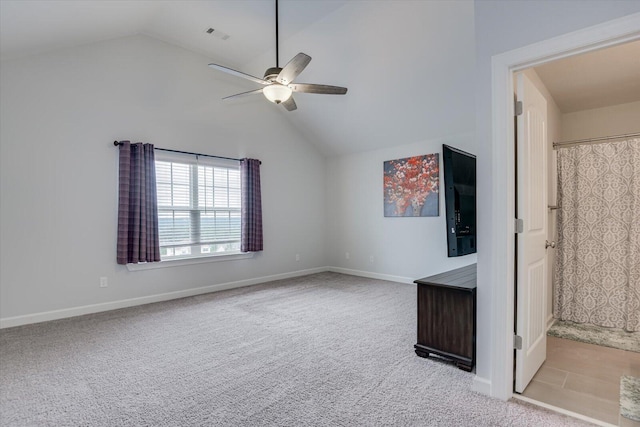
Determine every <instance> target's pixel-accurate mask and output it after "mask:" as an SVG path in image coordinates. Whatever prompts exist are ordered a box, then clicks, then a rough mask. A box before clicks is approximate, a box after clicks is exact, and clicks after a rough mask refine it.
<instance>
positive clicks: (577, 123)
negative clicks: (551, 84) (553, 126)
mask: <svg viewBox="0 0 640 427" xmlns="http://www.w3.org/2000/svg"><path fill="white" fill-rule="evenodd" d="M637 132H640V101H638V102H630V103H627V104H619V105H613V106H610V107H604V108H594V109H592V110H584V111H576V112H573V113H566V114H563V115H562V141H572V140H574V139H586V138H595V137H599V136H612V135H624V134H628V133H637Z"/></svg>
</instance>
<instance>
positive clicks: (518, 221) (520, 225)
mask: <svg viewBox="0 0 640 427" xmlns="http://www.w3.org/2000/svg"><path fill="white" fill-rule="evenodd" d="M514 227H515V230H516V231H515V232H516V233H522V232H523V231H524V221H523V220H521V219H520V218H516V219H515V222H514Z"/></svg>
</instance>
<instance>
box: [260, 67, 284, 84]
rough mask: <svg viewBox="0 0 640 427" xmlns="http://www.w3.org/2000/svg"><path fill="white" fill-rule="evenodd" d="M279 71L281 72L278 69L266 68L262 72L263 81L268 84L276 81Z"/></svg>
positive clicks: (280, 69)
mask: <svg viewBox="0 0 640 427" xmlns="http://www.w3.org/2000/svg"><path fill="white" fill-rule="evenodd" d="M280 71H282V68H280V67H271V68H267V71H265V72H264V79H265V80H267V81H269V82H272V81H274V80H275V79H276V77H278V74H280Z"/></svg>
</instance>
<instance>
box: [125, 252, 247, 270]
mask: <svg viewBox="0 0 640 427" xmlns="http://www.w3.org/2000/svg"><path fill="white" fill-rule="evenodd" d="M253 254H254V252H242V253H233V254H226V255H212V256H202V257H194V258H180V259H171V260H166V261H160V262H143V263H139V264H127V270H129V271H141V270H153V269H156V268H167V267H180V266H183V265H194V264H206V263H209V262H220V261H236V260H239V259H248V258H253Z"/></svg>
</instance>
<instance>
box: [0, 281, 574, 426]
mask: <svg viewBox="0 0 640 427" xmlns="http://www.w3.org/2000/svg"><path fill="white" fill-rule="evenodd" d="M415 299H416V290H415V287H413V286H411V285H404V284H397V283H391V282H385V281H378V280H371V279H364V278H359V277H353V276H345V275H340V274H334V273H320V274H315V275H311V276H306V277H302V278H296V279H290V280H284V281H278V282H272V283H269V284H263V285H258V286H254V287H251V288H243V289H236V290H231V291H225V292H218V293H213V294H207V295H201V296H197V297H191V298H185V299H181V300H176V301H169V302H164V303H158V304H151V305H146V306H141V307H134V308H130V309H123V310H117V311H112V312H107V313H101V314H95V315H90V316H83V317H78V318H73V319H65V320H59V321H55V322H48V323H43V324H37V325H29V326H23V327H18V328H11V329H5V330H2V331H0V361H1V364H0V381H1V383H0V385H1V387H0V424H1V425H3V426H5V427H6V426H209V425H224V426H244V425H250V426H267V425H269V426H270V425H277V426H314V425H326V426H356V425H362V426H383V425H388V426H536V427H538V426H555V425H559V426H565V425H566V426H579V425H585V424H584V423H582V422H580V421H577V420H574V419H571V418H568V417H565V416H562V415H559V414H555V413H551V412H548V411H545V410H541V409H538V408H535V407H531V406H528V405H524V404H519V403H516V402H501V401H498V400H494V399H490V398H488V397H485V396H482V395H479V394H476V393H474V392H472V391H470V387H471V383H472V378H473V374H471V373H466V372H463V371H461V370H459V369H457V368H455V367H454V366H452V365H451V364H449V363H445V362H442V361H437V360H430V359H422V358H419V357H417V356H416V355H415V353H414V352H413V344H414V343H415V339H416V302H415Z"/></svg>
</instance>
